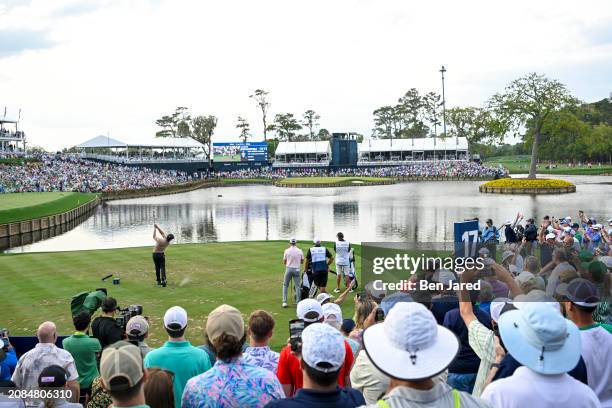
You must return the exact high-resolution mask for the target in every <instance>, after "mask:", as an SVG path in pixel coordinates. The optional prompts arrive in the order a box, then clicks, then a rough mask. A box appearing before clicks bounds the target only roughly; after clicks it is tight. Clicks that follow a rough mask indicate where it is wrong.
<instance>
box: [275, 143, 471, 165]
mask: <svg viewBox="0 0 612 408" xmlns="http://www.w3.org/2000/svg"><path fill="white" fill-rule="evenodd" d="M351 142H352V143H356V142H354V141H352V140H350V138H340V137H338V138H334V139H332V142H327V141H325V142H281V143H279V144H278V147H277V148H276V152H275V154H274V163H273V165H272V166H273V167H277V168H289V167H334V166H335V167H354V166H389V165H391V166H393V165H403V164H409V163H413V162H422V161H439V160H468V159H469V154H468V152H469V151H468V142H467V139H466V138H465V137H459V138H454V137H451V138H446V139H433V138H426V139H369V140H365V141H363V142H362V143H359V144H358V155H357V157H355V158H354V156H353V157H351V156H350V155H347V157H346V158H343V159H342V160H339V161H338V163H335V162H332V161H333V157H334V155H336V156H340V152H341V151H343V150H350V149H349V148H348V147H349V143H351Z"/></svg>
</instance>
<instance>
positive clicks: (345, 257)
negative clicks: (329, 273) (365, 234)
mask: <svg viewBox="0 0 612 408" xmlns="http://www.w3.org/2000/svg"><path fill="white" fill-rule="evenodd" d="M336 238H338V240H337V241H336V243H335V244H334V251H335V252H336V274H337V275H336V289H334V292H335V293H339V292H340V281H341V280H342V278H344V283H345V285H346V287H347V288H348V287H349V286H350V284H351V279H350V278H349V273H350V271H351V262H350V259H349V258H350V251H351V244H350V243H349V242H348V241H346V240H345V239H344V234H343V233H341V232H339V233H337V234H336Z"/></svg>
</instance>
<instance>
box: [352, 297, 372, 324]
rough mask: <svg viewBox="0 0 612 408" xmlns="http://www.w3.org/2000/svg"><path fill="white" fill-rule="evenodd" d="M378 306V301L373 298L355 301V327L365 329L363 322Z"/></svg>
mask: <svg viewBox="0 0 612 408" xmlns="http://www.w3.org/2000/svg"><path fill="white" fill-rule="evenodd" d="M375 307H376V303H375V302H374V301H373V300H372V299H368V298H365V299H360V300H359V301H358V302H356V303H355V316H354V317H353V320H354V321H355V329H353V330H356V329H363V322H364V321H365V319H367V318H368V316H369V315H370V313H372V311H373V310H374V308H375Z"/></svg>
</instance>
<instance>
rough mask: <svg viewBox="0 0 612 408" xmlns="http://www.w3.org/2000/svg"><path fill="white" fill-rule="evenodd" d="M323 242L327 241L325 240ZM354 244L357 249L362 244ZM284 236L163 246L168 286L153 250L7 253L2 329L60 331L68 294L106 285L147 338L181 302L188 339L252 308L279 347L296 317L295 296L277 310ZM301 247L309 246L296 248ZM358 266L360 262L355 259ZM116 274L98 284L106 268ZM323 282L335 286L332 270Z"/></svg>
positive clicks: (67, 328) (349, 305) (197, 340)
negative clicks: (160, 278)
mask: <svg viewBox="0 0 612 408" xmlns="http://www.w3.org/2000/svg"><path fill="white" fill-rule="evenodd" d="M327 246H328V248H329V247H330V245H329V244H328V245H327ZM354 246H355V252H356V253H357V254H359V253H360V251H361V248H360V247H359V246H358V245H354ZM286 247H287V244H286V242H284V241H282V242H281V241H254V242H244V243H243V242H225V243H207V244H181V245H173V246H171V247H170V248H169V249H168V252H167V259H166V264H167V271H168V287H166V288H161V287H157V286H156V285H155V271H154V269H153V261H152V259H151V248H149V247H141V248H125V249H112V250H94V251H75V252H55V253H30V254H5V255H0V265H2V276H3V285H2V288H3V293H4V306H3V310H2V315H1V317H0V327H7V328H9V330H10V331H11V334H13V335H33V334H34V333H35V330H36V328H37V327H38V325H39V324H40V323H41V322H43V321H45V320H52V321H54V322H55V323H56V324H57V326H58V330H59V333H61V334H70V333H72V332H73V331H74V328H73V326H72V321H71V317H70V299H71V297H72V296H73V295H75V294H77V293H78V292H81V291H89V290H94V289H96V288H98V287H106V288H107V289H108V293H109V295H110V296H113V297H115V298H117V301H118V303H119V305H120V306H121V307H127V306H128V305H130V304H141V305H143V307H144V314H145V315H146V316H149V319H150V323H151V332H150V335H149V336H150V337H149V343H150V344H152V345H154V346H159V345H161V344H162V343H163V341H164V340H165V332H164V330H163V315H164V312H165V311H166V309H168V308H169V307H171V306H174V305H180V306H182V307H184V308H185V309H186V310H187V313H188V315H189V318H190V323H189V328H188V331H187V337H188V339H190V340H191V342H192V343H193V344H202V332H203V329H204V318H205V317H206V316H207V315H208V313H210V312H211V311H212V310H213V309H214V308H216V307H217V306H219V305H221V304H223V303H227V304H230V305H232V306H235V307H237V308H238V309H239V310H240V311H241V312H242V313H243V315H244V317H245V319H246V318H247V317H248V315H249V314H250V313H251V312H253V311H254V310H256V309H265V310H267V311H269V312H270V313H272V314H273V315H274V318H275V320H276V328H275V330H274V337H273V339H272V345H273V346H274V348H275V349H276V350H279V349H280V347H281V346H282V345H284V344H285V343H286V340H287V337H288V322H289V320H290V319H293V318H295V307H294V306H293V302H291V301H290V305H289V307H288V308H287V309H283V308H281V300H282V280H283V274H284V266H283V264H282V254H283V251H284V250H285V248H286ZM300 247H301V248H302V249H303V250H304V252H306V250H307V247H308V245H307V244H303V245H301V246H300ZM356 265H357V266H358V267H359V266H360V261H359V258H358V259H357V262H356ZM110 273H112V274H114V276H115V277H120V278H121V284H120V285H118V286H114V285H112V282H111V281H112V279H109V280H108V281H106V282H101V281H100V279H101V278H102V277H104V276H105V275H107V274H110ZM329 278H330V280H329V285H328V288H331V289H333V288H335V275H331V274H330V276H329ZM342 310H343V313H344V315H345V316H346V317H352V314H353V296H352V294H351V295H350V296H349V298H348V299H347V300H346V301H345V303H344V305H343V306H342Z"/></svg>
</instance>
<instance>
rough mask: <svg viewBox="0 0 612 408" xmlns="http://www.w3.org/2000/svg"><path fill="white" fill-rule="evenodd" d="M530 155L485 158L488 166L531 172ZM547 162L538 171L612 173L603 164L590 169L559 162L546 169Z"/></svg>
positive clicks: (609, 168)
mask: <svg viewBox="0 0 612 408" xmlns="http://www.w3.org/2000/svg"><path fill="white" fill-rule="evenodd" d="M530 160H531V158H530V156H527V155H520V156H499V157H491V158H490V159H487V160H485V162H484V164H485V165H488V166H499V165H500V164H501V165H502V166H504V167H505V168H507V169H508V170H509V171H510V173H512V174H522V173H525V174H527V173H529V163H530ZM544 167H546V165H545V164H540V165H539V166H538V170H537V172H538V173H539V174H567V175H597V174H607V173H612V166H609V165H602V166H601V167H600V166H597V165H596V164H593V167H591V168H590V169H589V168H588V167H585V166H583V167H568V166H567V165H566V164H559V163H558V164H557V168H556V169H545V168H544Z"/></svg>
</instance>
